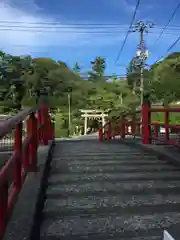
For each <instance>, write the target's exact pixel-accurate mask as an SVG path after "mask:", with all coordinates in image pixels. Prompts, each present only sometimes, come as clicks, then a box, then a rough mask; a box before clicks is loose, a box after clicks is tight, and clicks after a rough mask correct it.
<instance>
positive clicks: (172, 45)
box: [155, 37, 180, 64]
mask: <svg viewBox="0 0 180 240" xmlns="http://www.w3.org/2000/svg"><path fill="white" fill-rule="evenodd" d="M179 41H180V37H178V38H177V39H176V41H175V42H174V43H173V44H171V46H170V47H169V48H168V49H167V51H166V54H168V53H169V52H170V51H171V50H172V49H173V48H174V47H175V46H176V44H177V43H178V42H179ZM166 54H164V55H163V56H161V57H160V58H158V60H156V62H155V64H156V63H157V62H159V61H160V60H161V59H162V58H164V57H165V55H166Z"/></svg>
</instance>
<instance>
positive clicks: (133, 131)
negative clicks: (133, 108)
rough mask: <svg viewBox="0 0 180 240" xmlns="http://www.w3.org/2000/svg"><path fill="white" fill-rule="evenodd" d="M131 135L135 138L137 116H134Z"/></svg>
mask: <svg viewBox="0 0 180 240" xmlns="http://www.w3.org/2000/svg"><path fill="white" fill-rule="evenodd" d="M131 134H132V135H133V136H135V135H136V114H135V113H133V114H132V122H131Z"/></svg>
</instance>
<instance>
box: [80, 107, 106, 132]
mask: <svg viewBox="0 0 180 240" xmlns="http://www.w3.org/2000/svg"><path fill="white" fill-rule="evenodd" d="M80 111H81V112H82V114H81V117H83V118H84V135H86V134H87V127H88V126H87V125H88V119H99V120H100V121H101V122H102V126H104V125H105V118H106V117H108V114H107V111H106V112H105V111H104V110H95V109H93V110H85V109H82V110H80Z"/></svg>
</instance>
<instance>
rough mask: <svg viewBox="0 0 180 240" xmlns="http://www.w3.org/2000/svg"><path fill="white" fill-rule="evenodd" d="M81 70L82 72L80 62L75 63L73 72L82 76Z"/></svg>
mask: <svg viewBox="0 0 180 240" xmlns="http://www.w3.org/2000/svg"><path fill="white" fill-rule="evenodd" d="M80 70H81V68H80V66H79V64H78V62H75V64H74V67H73V72H74V73H76V74H80Z"/></svg>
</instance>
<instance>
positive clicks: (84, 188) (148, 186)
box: [47, 180, 180, 197]
mask: <svg viewBox="0 0 180 240" xmlns="http://www.w3.org/2000/svg"><path fill="white" fill-rule="evenodd" d="M104 193H105V194H108V193H109V194H114V195H117V194H128V193H129V194H135V195H136V194H138V193H139V194H141V193H144V194H146V195H149V194H154V193H159V194H164V193H166V194H174V193H180V181H168V182H165V181H161V180H156V181H148V182H147V181H146V182H145V181H138V180H136V181H133V180H132V181H131V180H129V181H120V182H118V181H117V182H114V183H111V182H107V181H101V182H89V183H78V184H75V183H72V184H71V183H70V184H59V185H54V186H53V185H51V186H50V187H49V188H48V189H47V195H48V196H49V197H52V196H54V197H60V196H71V195H75V196H77V195H80V196H81V195H84V196H88V195H96V194H99V195H101V194H104Z"/></svg>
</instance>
